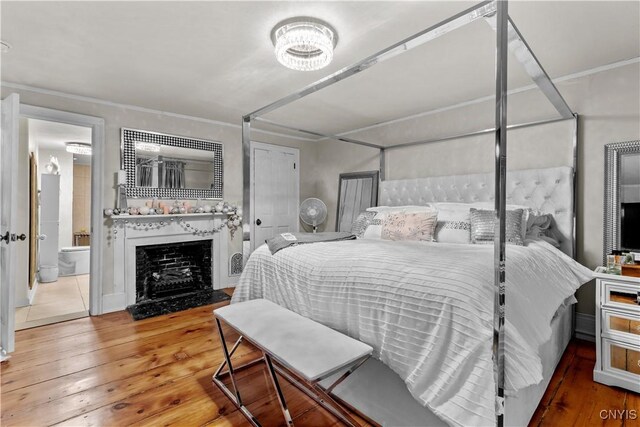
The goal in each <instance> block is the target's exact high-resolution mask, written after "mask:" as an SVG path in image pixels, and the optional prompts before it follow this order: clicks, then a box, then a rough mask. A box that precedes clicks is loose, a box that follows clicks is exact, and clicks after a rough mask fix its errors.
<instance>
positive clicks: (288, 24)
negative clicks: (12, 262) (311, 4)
mask: <svg viewBox="0 0 640 427" xmlns="http://www.w3.org/2000/svg"><path fill="white" fill-rule="evenodd" d="M271 41H272V42H273V45H274V47H275V54H276V58H277V59H278V61H279V62H280V63H281V64H282V65H284V66H285V67H287V68H291V69H292V70H298V71H314V70H319V69H321V68H324V67H326V66H327V65H329V63H330V62H331V60H332V59H333V49H334V48H335V47H336V44H337V43H338V34H337V33H336V31H335V30H334V29H333V28H332V27H331V26H330V25H329V24H327V23H326V22H324V21H320V20H319V19H315V18H309V17H297V18H291V19H287V20H285V21H282V22H280V23H279V24H278V25H276V26H275V27H274V28H273V30H271Z"/></svg>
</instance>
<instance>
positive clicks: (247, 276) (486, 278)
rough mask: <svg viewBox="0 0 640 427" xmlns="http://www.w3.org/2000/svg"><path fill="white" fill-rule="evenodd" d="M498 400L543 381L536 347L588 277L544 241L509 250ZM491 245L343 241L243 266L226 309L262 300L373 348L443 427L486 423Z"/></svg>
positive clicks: (490, 415) (490, 391)
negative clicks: (502, 393) (503, 386)
mask: <svg viewBox="0 0 640 427" xmlns="http://www.w3.org/2000/svg"><path fill="white" fill-rule="evenodd" d="M506 255H507V270H506V271H507V273H506V289H507V295H506V301H507V314H506V319H507V320H506V326H505V333H506V335H505V348H506V350H505V351H506V355H505V357H506V359H505V360H506V362H505V369H506V377H505V378H506V380H505V381H506V389H507V393H509V392H513V391H514V390H519V389H521V388H524V387H527V386H529V385H531V384H536V383H538V382H540V381H541V380H542V362H541V359H540V357H539V355H538V349H539V347H540V345H541V344H543V343H544V342H545V341H547V340H549V339H550V337H551V320H552V318H553V316H554V314H555V312H556V311H557V309H558V307H559V306H560V305H561V304H562V303H563V301H565V299H567V298H568V297H570V296H572V295H573V293H574V292H575V291H576V289H578V288H579V287H580V285H582V284H583V283H585V282H587V281H588V280H590V279H591V277H592V275H591V271H590V270H588V269H586V268H585V267H583V266H581V265H580V264H578V263H577V262H575V261H574V260H572V259H571V258H569V257H567V256H566V255H564V254H563V253H562V252H560V251H558V250H557V249H555V248H554V247H552V246H551V245H549V244H547V243H544V242H535V243H531V244H529V245H528V246H526V247H523V246H512V245H508V246H507V253H506ZM493 274H494V270H493V246H491V245H489V246H486V245H455V244H444V243H424V242H391V241H383V240H352V241H343V242H331V243H314V244H308V245H299V246H294V247H290V248H287V249H284V250H282V251H280V252H278V253H276V254H275V255H271V253H270V252H269V250H268V249H267V247H266V246H262V247H260V248H258V249H257V250H256V251H255V252H254V253H253V254H252V255H251V257H250V259H249V261H248V262H247V265H246V266H245V269H244V272H243V274H242V276H241V278H240V283H239V285H238V287H237V288H236V290H235V292H234V294H233V299H232V303H237V302H241V301H245V300H249V299H255V298H266V299H269V300H271V301H274V302H275V303H277V304H279V305H281V306H283V307H286V308H288V309H290V310H292V311H295V312H297V313H300V314H301V315H303V316H306V317H309V318H311V319H313V320H315V321H318V322H320V323H323V324H325V325H328V326H330V327H331V328H333V329H336V330H338V331H341V332H343V333H345V334H347V335H349V336H352V337H354V338H356V339H358V340H360V341H363V342H365V343H367V344H369V345H371V346H372V347H373V348H374V357H375V358H377V359H379V360H380V361H382V362H383V363H385V364H386V365H387V366H389V367H390V368H391V369H393V371H395V372H396V373H397V374H398V375H399V376H400V377H401V378H402V379H403V380H404V382H405V383H406V385H407V387H408V389H409V391H410V392H411V394H412V395H413V397H415V399H416V400H417V401H418V402H420V403H422V404H423V405H424V406H426V407H428V408H429V409H430V410H431V411H432V412H433V413H435V414H436V415H437V416H439V417H440V418H442V419H443V420H444V421H446V422H447V423H448V424H450V425H465V426H484V425H487V426H488V425H493V424H494V423H495V402H494V377H493V364H492V358H491V356H492V352H491V346H492V321H493V298H494V294H493V280H494V279H493Z"/></svg>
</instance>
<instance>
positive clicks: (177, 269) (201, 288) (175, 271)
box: [128, 240, 226, 320]
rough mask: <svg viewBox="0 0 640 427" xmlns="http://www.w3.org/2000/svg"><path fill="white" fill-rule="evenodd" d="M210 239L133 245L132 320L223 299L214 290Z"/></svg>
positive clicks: (130, 310)
mask: <svg viewBox="0 0 640 427" xmlns="http://www.w3.org/2000/svg"><path fill="white" fill-rule="evenodd" d="M212 247H213V246H212V240H195V241H186V242H172V243H163V244H154V245H140V246H136V248H135V256H136V258H135V266H136V302H135V304H133V305H131V306H129V307H128V310H129V312H130V313H131V314H132V316H133V317H134V319H136V320H139V319H144V318H147V317H152V316H158V315H160V314H167V313H172V312H175V311H180V310H186V309H188V308H193V307H198V306H201V305H206V304H211V303H213V302H218V301H221V300H223V299H226V294H224V293H223V292H221V291H214V290H213V280H212V277H213V275H212V273H213V263H212V258H213V257H212V255H213V253H212V252H213V250H212Z"/></svg>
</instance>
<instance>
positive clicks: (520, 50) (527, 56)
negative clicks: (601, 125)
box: [486, 15, 573, 119]
mask: <svg viewBox="0 0 640 427" xmlns="http://www.w3.org/2000/svg"><path fill="white" fill-rule="evenodd" d="M507 19H508V30H507V37H508V43H509V48H510V49H511V52H512V53H513V55H514V56H515V57H516V59H517V60H518V62H520V63H521V64H522V66H523V68H524V70H525V71H526V72H527V74H528V75H529V77H531V79H532V80H533V81H534V83H535V84H536V85H538V88H539V89H540V90H541V91H542V93H544V95H545V96H546V97H547V99H548V100H549V102H551V104H552V105H553V106H554V107H555V109H556V110H557V111H558V113H559V114H560V115H561V116H562V118H564V119H572V118H573V111H571V108H569V105H568V104H567V101H565V100H564V98H563V97H562V95H561V94H560V92H559V91H558V88H557V87H556V86H555V85H554V84H553V81H552V80H551V78H549V75H548V74H547V72H546V71H545V70H544V68H543V67H542V64H540V61H538V58H536V56H535V54H534V53H533V51H532V50H531V48H530V47H529V45H528V44H527V42H526V40H525V39H524V37H522V34H520V31H518V28H517V27H516V25H515V24H514V23H513V21H512V20H511V18H510V17H508V18H507ZM486 21H487V23H488V24H489V25H490V26H491V27H492V28H493V29H494V30H497V24H496V16H495V15H494V16H490V17H487V18H486Z"/></svg>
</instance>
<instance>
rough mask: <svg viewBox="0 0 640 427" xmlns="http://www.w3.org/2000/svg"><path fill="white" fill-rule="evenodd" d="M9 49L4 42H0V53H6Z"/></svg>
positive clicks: (8, 45)
mask: <svg viewBox="0 0 640 427" xmlns="http://www.w3.org/2000/svg"><path fill="white" fill-rule="evenodd" d="M10 49H11V45H10V44H9V43H7V42H6V41H4V40H0V52H2V53H7V52H9V50H10Z"/></svg>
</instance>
